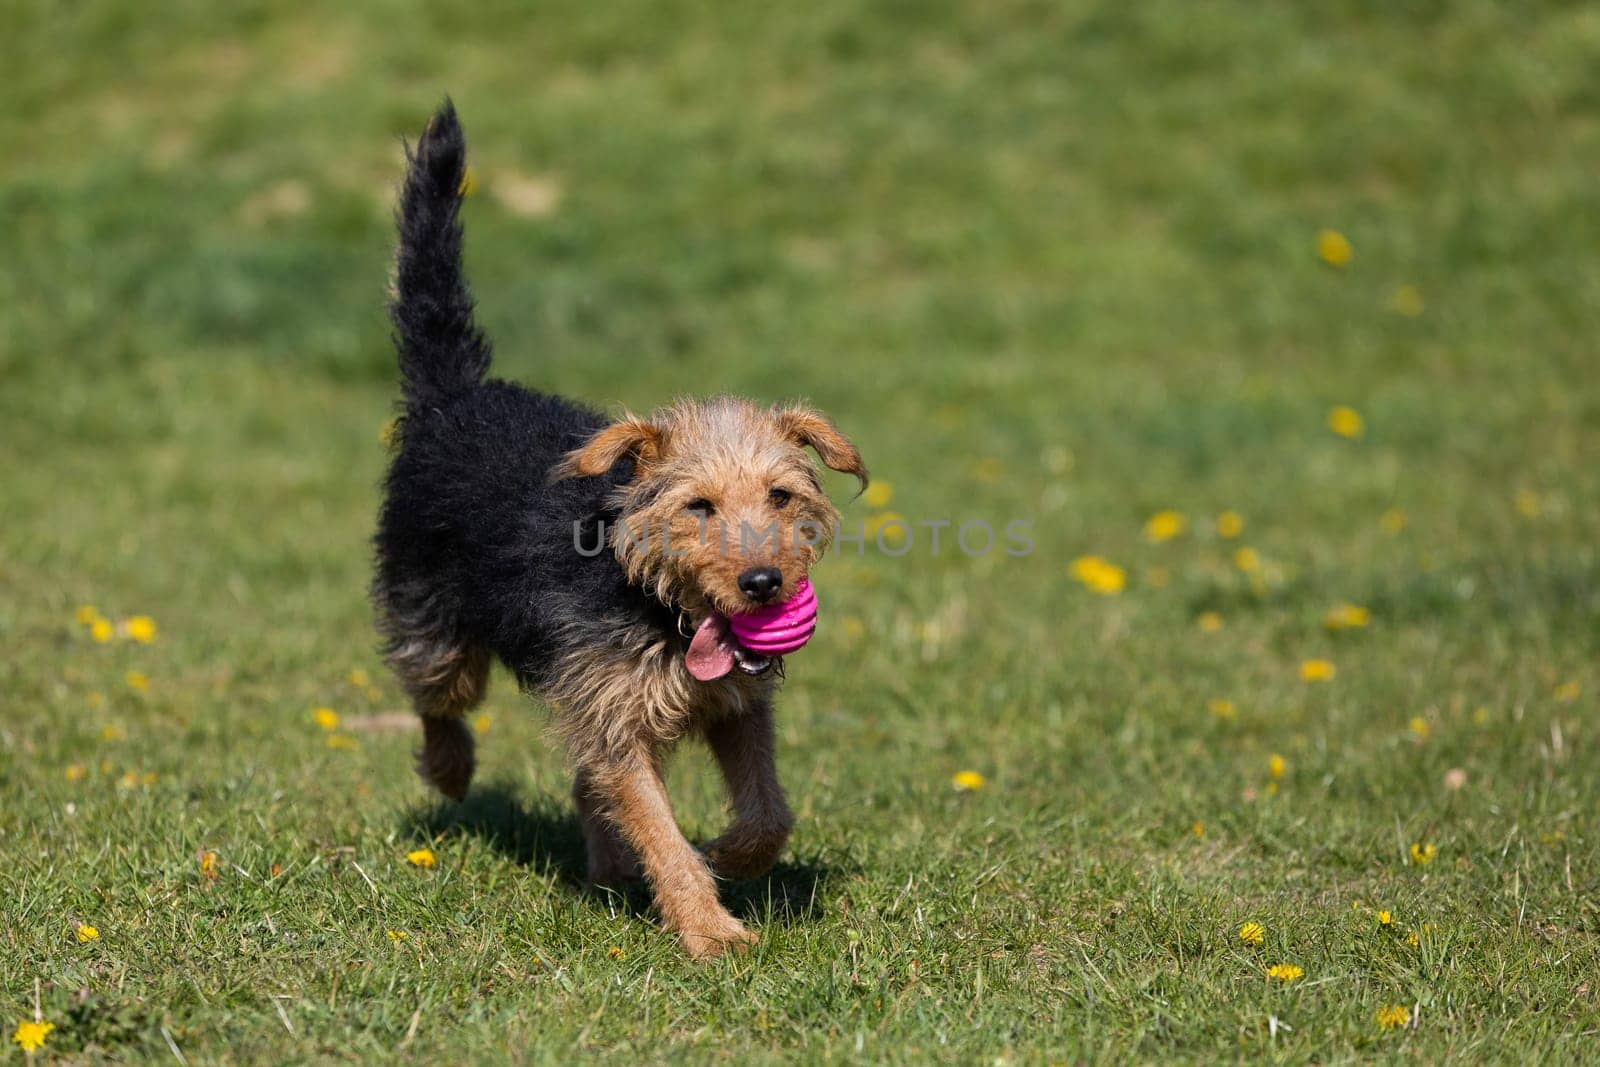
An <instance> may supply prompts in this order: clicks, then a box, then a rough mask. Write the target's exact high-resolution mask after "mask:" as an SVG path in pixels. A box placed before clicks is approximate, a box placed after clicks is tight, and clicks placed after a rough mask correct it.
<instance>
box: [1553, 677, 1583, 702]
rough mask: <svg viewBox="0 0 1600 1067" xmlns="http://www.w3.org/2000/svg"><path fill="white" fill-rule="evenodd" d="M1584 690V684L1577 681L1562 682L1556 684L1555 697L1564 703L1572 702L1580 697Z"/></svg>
mask: <svg viewBox="0 0 1600 1067" xmlns="http://www.w3.org/2000/svg"><path fill="white" fill-rule="evenodd" d="M1582 692H1583V686H1581V685H1579V684H1578V683H1577V682H1562V683H1561V684H1560V685H1558V686H1556V692H1555V698H1556V700H1557V701H1559V702H1560V703H1562V704H1570V703H1572V702H1573V701H1574V700H1577V699H1578V696H1579V695H1580V694H1581V693H1582Z"/></svg>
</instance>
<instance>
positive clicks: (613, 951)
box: [606, 945, 627, 960]
mask: <svg viewBox="0 0 1600 1067" xmlns="http://www.w3.org/2000/svg"><path fill="white" fill-rule="evenodd" d="M606 955H607V956H610V957H611V958H612V959H614V960H620V959H622V958H623V957H624V956H626V955H627V953H626V952H624V951H622V946H621V945H612V946H611V947H610V948H609V949H607V950H606Z"/></svg>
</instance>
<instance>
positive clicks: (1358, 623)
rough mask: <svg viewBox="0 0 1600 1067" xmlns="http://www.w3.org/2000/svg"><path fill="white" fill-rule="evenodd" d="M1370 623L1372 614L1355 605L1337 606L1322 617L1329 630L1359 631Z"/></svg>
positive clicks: (1323, 623)
mask: <svg viewBox="0 0 1600 1067" xmlns="http://www.w3.org/2000/svg"><path fill="white" fill-rule="evenodd" d="M1371 621H1372V612H1371V611H1369V610H1367V609H1366V608H1363V607H1360V606H1359V605H1356V604H1338V605H1336V606H1335V607H1334V608H1333V610H1331V611H1329V612H1328V613H1327V614H1326V615H1324V616H1323V617H1322V625H1323V626H1326V627H1327V628H1328V629H1330V630H1359V629H1360V628H1361V627H1363V626H1365V625H1366V624H1367V623H1369V622H1371Z"/></svg>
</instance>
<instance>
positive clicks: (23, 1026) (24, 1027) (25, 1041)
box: [11, 1019, 56, 1056]
mask: <svg viewBox="0 0 1600 1067" xmlns="http://www.w3.org/2000/svg"><path fill="white" fill-rule="evenodd" d="M55 1028H56V1024H55V1023H47V1022H45V1021H44V1020H43V1019H40V1020H38V1021H34V1020H31V1019H24V1020H23V1021H22V1022H20V1023H18V1024H17V1029H16V1031H15V1032H14V1033H13V1034H12V1035H11V1040H13V1041H15V1042H16V1043H17V1044H18V1045H20V1046H22V1051H23V1052H26V1053H27V1054H28V1055H30V1056H32V1055H33V1054H34V1053H35V1052H38V1051H39V1050H40V1049H41V1048H44V1041H45V1038H47V1037H49V1036H50V1031H52V1030H54V1029H55Z"/></svg>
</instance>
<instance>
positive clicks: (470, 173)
mask: <svg viewBox="0 0 1600 1067" xmlns="http://www.w3.org/2000/svg"><path fill="white" fill-rule="evenodd" d="M477 191H478V175H477V173H476V172H475V171H474V170H473V169H472V168H471V167H467V168H466V169H465V170H463V171H462V172H461V184H460V185H459V186H458V187H457V188H456V193H457V194H458V195H460V196H463V197H467V196H471V195H472V194H473V193H475V192H477Z"/></svg>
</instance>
